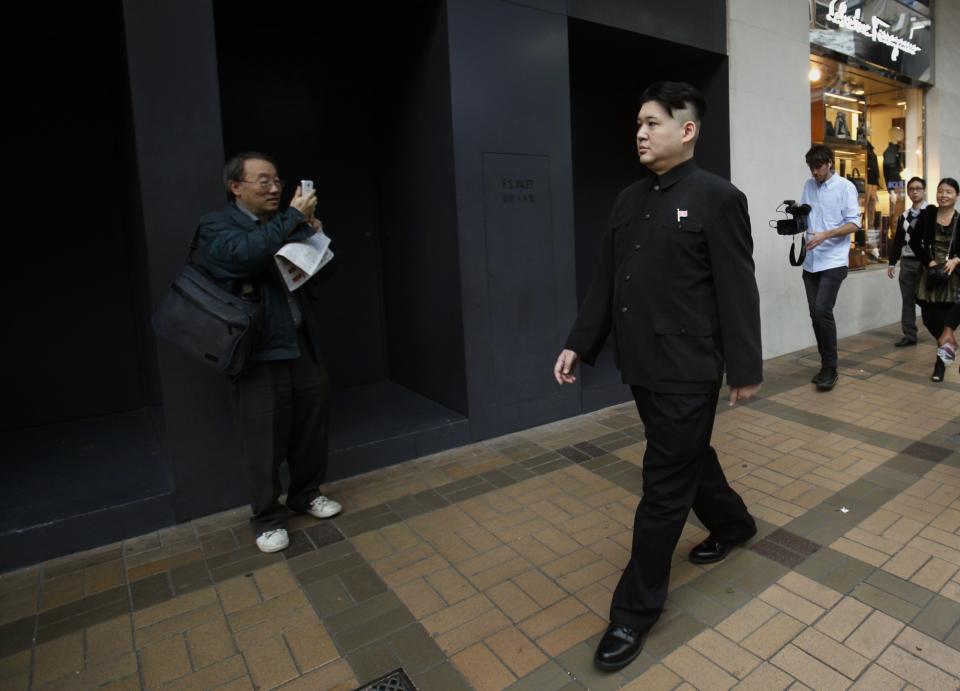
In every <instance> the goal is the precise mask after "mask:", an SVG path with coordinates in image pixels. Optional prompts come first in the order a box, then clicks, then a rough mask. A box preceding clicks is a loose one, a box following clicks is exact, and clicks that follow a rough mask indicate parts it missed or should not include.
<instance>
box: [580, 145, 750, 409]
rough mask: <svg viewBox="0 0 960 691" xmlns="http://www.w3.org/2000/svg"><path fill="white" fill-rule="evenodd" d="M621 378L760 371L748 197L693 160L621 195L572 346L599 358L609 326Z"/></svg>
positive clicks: (668, 388)
mask: <svg viewBox="0 0 960 691" xmlns="http://www.w3.org/2000/svg"><path fill="white" fill-rule="evenodd" d="M611 330H612V331H613V335H614V340H615V347H616V355H617V363H618V366H619V368H620V370H621V374H622V378H623V381H624V383H627V384H631V385H637V386H641V387H644V388H646V389H649V390H651V391H656V392H661V393H708V392H712V391H716V390H717V389H719V388H720V386H721V384H722V382H723V373H724V370H726V373H727V383H728V384H729V385H731V386H749V385H752V384H759V383H760V382H761V381H762V379H763V358H762V353H761V345H760V308H759V295H758V291H757V283H756V279H755V277H754V264H753V240H752V238H751V235H750V218H749V216H748V214H747V200H746V197H745V196H744V195H743V193H742V192H740V190H738V189H737V188H736V187H734V186H733V185H732V184H730V183H729V182H728V181H726V180H724V179H723V178H721V177H719V176H717V175H714V174H712V173H708V172H707V171H705V170H702V169H700V168H699V167H698V166H697V165H696V163H695V162H694V161H693V160H689V161H686V162H684V163H682V164H680V165H678V166H676V167H674V168H673V169H671V170H670V171H668V172H667V173H665V174H663V175H662V176H659V177H651V178H648V179H645V180H641V181H639V182H636V183H634V184H632V185H630V186H629V187H627V188H626V189H625V190H623V191H622V192H621V193H620V195H619V196H618V197H617V200H616V202H615V204H614V206H613V211H612V213H611V215H610V224H609V227H608V229H607V231H606V233H605V235H604V237H603V245H602V250H601V259H600V267H599V270H598V272H597V275H596V277H595V278H594V281H593V283H592V285H591V287H590V290H589V292H588V294H587V297H586V299H585V300H584V302H583V304H582V305H581V306H580V311H579V314H578V316H577V321H576V323H575V324H574V326H573V329H572V330H571V332H570V335H569V337H568V339H567V342H566V347H567V348H569V349H570V350H573V351H574V352H576V353H577V354H578V355H579V356H580V358H581V359H582V360H583V361H584V362H586V363H587V364H593V362H594V361H595V358H596V357H597V355H598V354H599V352H600V350H601V348H602V347H603V343H604V341H605V340H606V337H607V335H608V334H609V333H610V331H611Z"/></svg>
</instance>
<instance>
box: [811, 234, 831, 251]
mask: <svg viewBox="0 0 960 691" xmlns="http://www.w3.org/2000/svg"><path fill="white" fill-rule="evenodd" d="M829 237H830V231H827V230H825V231H823V232H822V233H813V235H812V237H811V238H810V239H809V240H807V249H808V250H812V249H813V248H814V247H816V246H817V245H819V244H820V243H822V242H823V241H824V240H826V239H827V238H829Z"/></svg>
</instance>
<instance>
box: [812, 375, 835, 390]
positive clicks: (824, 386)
mask: <svg viewBox="0 0 960 691" xmlns="http://www.w3.org/2000/svg"><path fill="white" fill-rule="evenodd" d="M839 379H840V377H834V378H832V379H828V380H826V381H823V380H821V381H818V382H815V383H816V385H817V391H830V390H831V389H832V388H833V387H834V386H836V385H837V381H839Z"/></svg>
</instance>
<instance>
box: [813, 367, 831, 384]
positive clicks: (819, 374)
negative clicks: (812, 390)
mask: <svg viewBox="0 0 960 691" xmlns="http://www.w3.org/2000/svg"><path fill="white" fill-rule="evenodd" d="M828 374H830V368H829V367H821V368H820V371H819V372H817V373H816V374H815V375H813V376H812V377H810V383H811V384H818V383H820V380H821V379H823V378H824V377H825V376H827V375H828Z"/></svg>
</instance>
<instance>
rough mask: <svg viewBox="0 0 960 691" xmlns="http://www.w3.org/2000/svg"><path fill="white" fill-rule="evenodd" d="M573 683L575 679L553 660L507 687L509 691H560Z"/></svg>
mask: <svg viewBox="0 0 960 691" xmlns="http://www.w3.org/2000/svg"><path fill="white" fill-rule="evenodd" d="M571 682H573V678H572V677H571V676H570V674H568V673H567V671H566V670H565V669H563V668H562V667H561V666H560V665H558V664H557V663H556V662H554V661H553V660H551V661H550V662H547V663H546V664H543V665H540V666H539V667H537V669H535V670H534V671H533V672H530V674H528V675H527V676H525V677H523V678H522V679H518V680H517V681H515V682H514V683H513V684H511V685H510V686H508V687H507V691H560V690H561V689H563V688H565V687H566V686H567V685H568V684H570V683H571ZM581 688H582V687H581Z"/></svg>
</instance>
